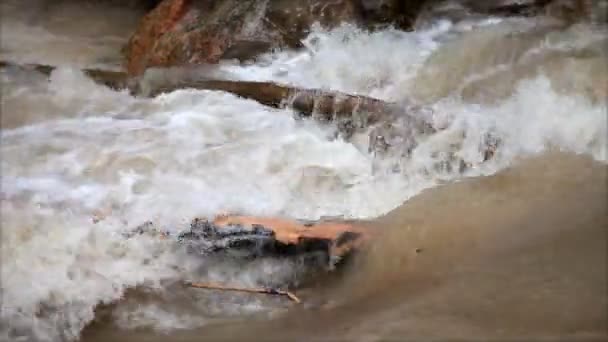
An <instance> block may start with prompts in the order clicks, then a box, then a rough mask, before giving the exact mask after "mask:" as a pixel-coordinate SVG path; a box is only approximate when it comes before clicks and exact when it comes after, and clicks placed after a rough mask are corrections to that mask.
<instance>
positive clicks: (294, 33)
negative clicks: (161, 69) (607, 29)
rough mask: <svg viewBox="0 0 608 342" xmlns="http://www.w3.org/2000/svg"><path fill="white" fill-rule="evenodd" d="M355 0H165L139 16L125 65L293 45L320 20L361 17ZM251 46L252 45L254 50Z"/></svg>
mask: <svg viewBox="0 0 608 342" xmlns="http://www.w3.org/2000/svg"><path fill="white" fill-rule="evenodd" d="M360 19H361V17H360V11H359V7H358V5H357V3H356V1H355V0H335V1H321V0H303V1H292V0H164V1H162V2H161V3H160V4H159V5H158V6H157V7H156V8H155V9H154V10H152V11H151V12H150V13H148V14H147V15H146V16H145V17H144V18H143V19H142V21H141V23H140V25H139V27H138V29H137V31H136V32H135V34H134V35H133V36H132V38H131V40H130V41H129V43H128V45H127V47H126V51H125V52H126V55H127V70H128V72H129V74H131V75H139V74H141V73H142V72H143V71H144V70H145V69H146V68H148V67H152V66H175V65H188V64H201V63H215V62H217V61H218V60H220V59H221V58H222V57H224V54H225V53H227V56H226V57H229V58H241V57H242V58H247V57H249V56H248V55H250V54H256V53H259V52H260V51H262V50H266V49H269V48H271V47H282V46H289V47H296V46H298V44H300V39H301V38H302V37H303V36H304V35H305V34H306V33H307V32H308V30H309V28H310V27H311V25H312V24H313V23H314V22H316V21H318V22H320V23H321V24H322V25H324V26H327V27H331V26H334V25H336V24H338V23H340V22H343V21H345V22H355V23H356V22H359V21H360ZM252 50H253V51H252Z"/></svg>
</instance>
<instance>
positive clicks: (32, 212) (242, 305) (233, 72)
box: [0, 1, 608, 340]
mask: <svg viewBox="0 0 608 342" xmlns="http://www.w3.org/2000/svg"><path fill="white" fill-rule="evenodd" d="M45 3H46V2H31V3H30V4H29V6H30V7H29V10H26V9H25V7H27V6H28V5H24V4H23V3H21V2H18V1H5V2H3V3H2V6H3V20H2V28H1V34H2V37H1V38H2V39H1V42H2V46H1V51H0V56H1V59H3V60H12V61H15V62H20V63H25V62H37V63H45V64H53V65H59V66H61V67H60V68H58V69H57V70H56V71H54V72H53V74H52V75H51V77H50V81H48V80H47V79H46V78H44V77H42V76H41V75H38V74H36V73H35V72H26V71H22V70H21V71H19V70H12V69H5V70H3V71H2V73H1V75H0V76H1V77H2V100H1V101H2V102H1V104H2V130H1V139H2V141H1V153H2V166H1V167H2V169H1V170H2V189H1V190H2V191H1V196H2V198H1V201H2V204H1V205H2V207H1V209H2V240H1V243H2V248H1V253H2V258H1V262H2V265H1V272H2V274H1V276H2V277H1V279H2V282H1V286H2V316H1V319H2V320H1V322H0V339H6V340H12V339H16V338H18V337H22V338H23V339H24V340H30V339H36V340H57V339H77V338H78V337H79V336H80V334H81V333H82V331H83V329H84V328H85V326H87V325H88V324H89V323H91V322H92V321H93V320H94V319H95V317H96V315H99V306H100V304H108V305H110V304H112V303H116V302H118V301H119V300H121V299H122V298H124V297H125V295H126V294H128V291H127V289H133V288H139V289H143V290H142V291H143V294H142V293H140V294H138V295H136V296H134V297H133V296H131V297H129V296H127V299H125V300H123V301H122V302H120V303H119V304H117V305H116V306H114V307H112V308H111V310H110V311H111V312H110V313H109V314H108V315H109V318H108V319H109V320H110V321H111V322H112V324H113V325H116V326H118V327H120V328H121V329H124V330H126V331H128V330H130V329H134V328H153V329H155V330H160V331H163V332H165V333H172V332H174V331H176V330H178V329H194V328H200V327H203V331H205V330H204V326H206V325H208V324H211V323H212V322H213V321H214V319H218V317H219V318H225V317H231V316H241V315H247V314H250V313H264V314H272V313H274V312H275V311H274V310H276V309H282V308H284V305H282V304H279V303H277V302H276V301H273V300H266V299H263V298H257V297H250V296H245V297H244V296H240V295H224V294H209V293H206V292H205V293H200V292H199V293H197V294H188V295H186V294H176V293H175V291H176V290H175V289H174V288H173V290H169V289H171V288H172V287H171V284H173V283H174V282H177V281H180V280H191V279H212V280H216V281H224V282H229V283H232V284H239V285H259V284H263V283H267V282H268V281H269V280H268V279H270V278H273V279H275V278H276V279H277V280H276V281H278V282H280V281H281V280H284V279H286V278H289V277H293V276H294V275H293V272H294V267H296V266H295V265H291V264H289V263H287V262H282V261H273V260H260V261H259V262H257V263H254V264H253V265H249V266H248V267H247V268H244V269H242V268H241V266H239V265H231V264H229V263H223V262H221V261H217V260H215V261H213V260H201V258H200V257H194V256H191V255H187V254H185V253H184V251H183V250H181V249H179V248H178V247H176V246H175V244H174V243H173V242H171V241H168V240H159V239H157V238H156V237H153V236H147V235H141V236H136V237H133V238H130V239H126V238H125V237H124V234H123V233H124V232H126V231H130V230H132V229H134V228H135V227H137V226H138V225H140V224H142V223H145V222H148V221H151V222H153V223H154V224H155V225H156V226H158V227H161V228H162V229H164V230H168V231H170V232H179V231H181V230H184V229H186V228H188V225H189V222H190V221H191V220H192V219H193V218H195V217H212V216H214V215H217V214H219V213H221V212H232V213H246V214H251V215H272V216H277V215H278V216H287V217H295V218H307V219H317V218H320V217H322V216H342V217H345V218H358V219H372V218H375V217H378V216H381V215H384V214H386V213H388V212H390V211H391V210H393V209H395V208H397V207H399V206H400V205H401V204H402V203H404V202H405V201H408V200H409V199H410V198H412V197H414V196H416V195H417V194H419V193H420V192H421V191H422V190H424V189H428V188H431V187H435V186H436V185H439V184H443V183H446V182H454V181H457V180H462V179H465V178H468V177H474V176H488V175H491V174H494V173H496V172H498V171H500V170H503V169H506V168H508V167H511V166H515V165H518V162H519V161H520V160H521V159H522V158H524V159H525V158H528V157H532V156H541V157H542V156H547V158H550V157H548V155H550V154H551V153H555V152H554V151H556V150H560V151H564V152H571V153H576V154H582V155H585V156H587V157H588V158H591V159H594V160H595V162H593V165H596V164H597V163H599V164H598V165H600V166H594V167H599V168H603V165H604V164H605V162H606V159H607V157H608V151H607V144H608V142H607V136H608V132H607V121H606V120H607V116H606V110H607V102H606V97H605V94H606V91H607V84H606V79H607V77H608V66H607V64H606V57H607V56H606V54H607V49H606V42H607V39H608V35H607V31H606V27H605V26H599V25H595V24H590V23H589V24H588V23H581V24H576V25H572V26H567V27H566V26H561V25H559V24H558V23H556V22H554V21H552V20H551V19H548V18H532V19H531V18H527V19H520V18H511V19H499V18H481V19H479V18H477V19H465V20H460V21H455V20H448V19H433V20H428V21H426V22H424V23H420V28H419V29H418V30H416V31H414V32H401V31H396V30H392V29H384V30H380V31H377V32H373V33H368V32H364V31H361V30H359V29H357V28H355V27H351V26H342V27H339V28H336V29H334V30H331V31H326V30H323V29H321V28H316V29H315V30H313V32H312V33H311V34H310V36H309V37H308V38H307V39H306V41H305V46H306V49H304V50H303V51H297V52H295V51H282V52H274V53H270V54H267V55H264V56H262V57H261V58H260V59H259V60H258V61H256V62H255V63H250V64H247V65H238V64H235V63H232V62H225V63H223V64H221V65H219V66H218V67H217V70H216V71H217V72H221V73H222V74H223V75H225V76H226V77H229V78H232V79H242V80H271V81H277V82H281V83H288V84H292V85H297V86H301V87H308V88H323V89H330V90H339V91H344V92H348V93H353V94H362V95H368V96H373V97H377V98H380V99H383V100H386V101H391V102H397V103H400V104H403V105H404V108H406V107H405V106H406V105H408V106H409V105H412V104H415V105H417V106H421V107H422V108H424V115H426V118H427V119H429V120H430V121H431V122H432V123H433V125H434V126H435V127H436V128H439V131H438V132H437V133H434V134H431V135H426V136H422V135H421V136H416V137H414V139H415V141H416V144H415V147H414V148H413V150H411V151H410V153H406V154H403V153H401V152H402V151H399V148H398V146H399V140H398V139H397V140H396V141H395V142H394V145H396V147H395V150H397V151H393V152H392V153H391V152H390V151H389V153H386V154H382V155H373V154H370V153H369V152H368V146H367V144H368V140H367V136H366V135H365V134H362V135H360V136H355V137H354V138H353V139H352V140H348V141H346V140H344V139H341V138H336V135H335V134H334V133H335V130H336V128H335V127H333V126H332V125H330V124H320V123H317V122H314V121H311V120H306V119H304V120H301V119H295V118H294V116H293V113H292V112H291V111H290V110H288V109H284V110H279V109H272V108H268V107H266V106H263V105H261V104H258V103H256V102H254V101H251V100H245V99H241V98H238V97H236V96H233V95H231V94H227V93H222V92H214V91H199V90H188V89H184V90H179V91H175V92H172V93H169V94H163V95H160V96H158V97H156V98H153V99H144V98H135V97H132V96H131V95H129V94H128V93H127V92H115V91H112V90H109V89H107V88H105V87H103V86H100V85H97V84H95V83H93V81H91V80H89V79H87V78H86V77H85V76H84V75H83V74H82V73H80V72H79V71H78V69H79V68H81V67H85V66H86V67H103V68H106V69H116V68H118V66H119V65H120V63H121V59H120V47H121V45H122V44H124V43H125V41H126V39H127V38H128V35H129V34H130V32H131V30H132V29H133V28H134V24H135V23H136V20H137V18H138V16H139V15H140V13H137V11H136V10H132V11H129V10H125V9H122V8H121V9H116V8H113V7H111V6H107V5H103V4H88V5H85V6H83V5H75V4H74V3H71V2H61V3H60V4H59V5H52V6H50V7H48V8H44V4H45ZM36 5H37V6H36ZM24 6H25V7H24ZM397 129H399V128H397ZM488 136H491V137H493V138H494V139H496V140H497V141H499V144H498V148H497V149H496V152H495V154H494V155H493V157H492V158H491V159H490V160H487V161H484V159H485V158H484V154H483V146H484V142H485V139H487V138H488ZM551 158H554V157H551ZM560 158H561V157H560ZM560 158H558V159H560ZM564 158H565V157H564ZM549 160H553V159H549ZM560 160H561V159H560ZM568 160H569V161H570V159H568ZM579 162H580V163H582V162H581V161H580V160H578V159H574V160H573V161H570V162H569V163H567V164H566V165H567V168H568V170H565V171H564V176H563V177H569V176H568V175H570V174H571V173H572V172H571V170H572V169H573V168H574V169H577V170H578V168H576V167H575V166H573V165H578V163H579ZM589 162H590V161H588V160H587V159H585V160H584V163H589ZM557 164H559V163H557ZM463 165H466V167H462V166H463ZM531 170H537V169H535V168H531ZM543 170H544V169H543ZM530 172H541V171H530ZM542 172H545V171H542ZM539 177H540V176H539ZM535 179H536V178H535ZM556 179H562V178H559V177H558V178H556ZM564 179H565V178H564ZM557 183H559V181H556V184H557ZM604 185H605V184H602V183H599V184H597V186H598V187H599V188H601V187H602V186H604ZM455 191H456V190H455ZM488 191H490V190H488ZM465 192H466V191H465ZM463 196H464V198H466V195H463ZM432 204H433V203H432V202H430V203H429V205H432ZM493 209H494V207H491V206H490V207H489V208H480V209H479V210H480V211H484V214H483V215H488V213H487V212H485V211H487V210H493ZM429 210H431V209H429ZM434 210H435V211H441V210H443V209H442V204H440V203H437V204H436V207H435V208H434ZM446 210H447V209H446ZM496 215H499V214H498V211H497V214H496ZM500 215H503V214H500ZM95 217H103V220H101V221H99V222H97V223H94V222H93V218H95ZM463 229H464V228H463ZM462 234H466V231H463V232H462ZM376 257H378V256H377V255H376ZM383 257H385V258H387V259H390V258H391V256H390V255H384V256H383ZM142 296H143V297H146V296H157V297H159V298H160V299H158V298H157V299H154V300H145V299H142V298H140V297H142ZM178 302H180V303H181V304H179V305H178V304H175V303H178ZM186 304H187V305H186ZM271 309H273V310H271Z"/></svg>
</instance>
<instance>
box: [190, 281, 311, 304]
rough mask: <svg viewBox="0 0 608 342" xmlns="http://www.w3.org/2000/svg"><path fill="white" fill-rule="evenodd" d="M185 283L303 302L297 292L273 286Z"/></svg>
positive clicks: (192, 285) (202, 287)
mask: <svg viewBox="0 0 608 342" xmlns="http://www.w3.org/2000/svg"><path fill="white" fill-rule="evenodd" d="M185 285H186V286H189V287H194V288H197V289H209V290H220V291H236V292H248V293H261V294H268V295H277V296H285V297H287V298H289V299H290V300H292V301H294V302H296V303H300V302H301V301H300V298H298V297H297V296H296V295H295V294H293V293H291V292H289V291H283V290H278V289H272V288H250V287H231V286H224V285H219V284H213V283H190V282H187V283H185Z"/></svg>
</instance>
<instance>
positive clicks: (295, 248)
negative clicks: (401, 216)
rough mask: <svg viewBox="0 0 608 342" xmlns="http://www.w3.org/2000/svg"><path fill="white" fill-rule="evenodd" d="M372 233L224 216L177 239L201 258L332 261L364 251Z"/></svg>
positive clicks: (195, 224) (351, 227)
mask: <svg viewBox="0 0 608 342" xmlns="http://www.w3.org/2000/svg"><path fill="white" fill-rule="evenodd" d="M371 233H372V232H371V231H369V230H368V229H367V228H364V227H362V226H357V225H354V224H350V223H346V222H318V223H310V224H309V223H300V222H298V221H295V220H289V219H283V218H269V217H257V216H238V215H223V216H218V217H216V218H215V219H214V220H211V221H210V220H204V219H196V220H194V221H193V222H192V225H191V228H190V231H188V232H184V233H182V234H180V236H179V237H178V239H179V240H180V242H182V243H186V244H188V245H189V247H190V248H191V251H194V252H198V253H201V254H208V253H213V252H218V251H228V252H231V253H232V254H236V255H239V256H246V257H255V256H294V255H301V254H305V253H315V252H320V253H323V254H324V255H326V256H327V257H328V258H329V260H330V261H333V260H341V259H342V258H344V257H346V256H347V255H348V254H350V253H351V252H353V251H355V250H357V249H359V248H361V247H362V246H363V245H364V244H365V243H366V242H368V241H369V239H370V238H371V235H372V234H371ZM237 251H240V254H239V253H238V252H237Z"/></svg>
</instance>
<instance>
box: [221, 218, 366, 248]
mask: <svg viewBox="0 0 608 342" xmlns="http://www.w3.org/2000/svg"><path fill="white" fill-rule="evenodd" d="M212 223H213V224H214V225H215V226H216V227H217V228H218V229H226V228H228V227H233V226H241V227H243V229H245V230H252V229H253V228H254V227H256V226H261V227H263V228H264V229H266V230H269V231H271V232H272V233H273V234H274V239H275V240H276V241H278V242H280V243H282V244H285V245H298V244H301V243H303V242H304V241H307V240H323V241H327V242H328V243H329V245H330V250H329V251H328V252H329V255H330V256H332V257H343V256H345V255H346V254H348V253H349V252H351V251H353V250H355V249H357V248H360V247H361V246H362V245H363V244H365V243H367V242H369V240H370V238H371V237H372V235H373V232H372V231H370V230H369V228H366V227H364V226H362V225H361V226H358V225H356V224H351V223H347V222H337V221H336V222H318V223H313V224H302V223H299V222H297V221H293V220H288V219H283V218H276V217H273V218H267V217H258V216H238V215H227V216H218V217H216V218H215V219H214V220H213V222H212Z"/></svg>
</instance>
